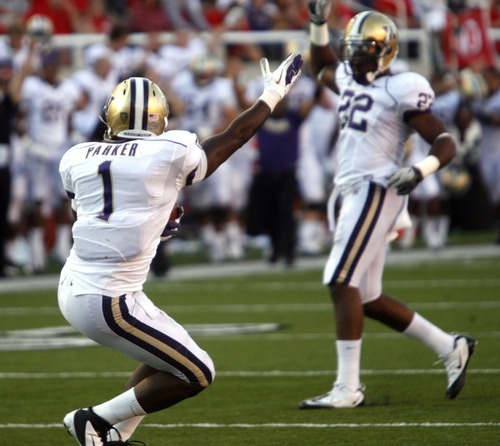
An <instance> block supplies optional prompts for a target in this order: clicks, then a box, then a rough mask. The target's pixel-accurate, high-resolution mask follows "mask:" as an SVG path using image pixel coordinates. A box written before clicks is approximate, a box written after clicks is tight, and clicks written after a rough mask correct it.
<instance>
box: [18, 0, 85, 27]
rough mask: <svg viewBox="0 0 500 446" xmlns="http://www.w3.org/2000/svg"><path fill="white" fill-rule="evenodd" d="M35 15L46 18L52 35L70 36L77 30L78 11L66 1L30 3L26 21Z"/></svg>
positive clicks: (52, 0) (41, 0)
mask: <svg viewBox="0 0 500 446" xmlns="http://www.w3.org/2000/svg"><path fill="white" fill-rule="evenodd" d="M35 14H41V15H44V16H47V17H48V18H49V19H50V20H51V21H52V25H53V27H54V34H70V33H72V32H73V31H74V30H75V29H77V28H78V20H79V15H78V10H77V9H76V7H75V5H74V4H73V2H72V1H68V0H37V1H36V2H32V4H31V7H30V8H29V10H28V12H27V13H26V20H27V19H28V18H29V17H31V16H32V15H35Z"/></svg>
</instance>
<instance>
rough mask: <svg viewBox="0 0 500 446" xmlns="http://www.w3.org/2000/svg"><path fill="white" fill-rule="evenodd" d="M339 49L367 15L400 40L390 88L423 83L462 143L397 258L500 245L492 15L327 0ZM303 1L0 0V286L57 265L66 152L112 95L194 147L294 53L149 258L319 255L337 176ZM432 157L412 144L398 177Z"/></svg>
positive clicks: (414, 212)
mask: <svg viewBox="0 0 500 446" xmlns="http://www.w3.org/2000/svg"><path fill="white" fill-rule="evenodd" d="M333 6H334V7H333V13H332V14H331V21H330V22H329V28H330V31H331V36H332V39H331V40H332V44H334V45H335V44H338V42H339V39H340V37H341V34H342V30H343V28H344V26H345V25H346V23H347V21H348V20H349V19H350V18H351V17H352V16H353V15H355V14H356V13H357V12H359V11H361V10H366V9H375V10H378V11H381V12H383V13H386V14H388V15H390V16H391V17H392V18H393V19H394V20H395V22H396V23H397V24H398V27H399V29H400V31H401V35H400V57H399V59H398V60H397V61H396V63H395V64H394V67H393V71H394V72H397V71H403V70H409V69H411V70H413V71H418V72H420V73H422V74H424V75H425V76H427V77H428V79H429V81H430V82H431V84H432V85H433V87H434V89H435V92H436V100H435V104H434V108H435V110H436V111H437V112H438V113H439V114H440V116H441V117H442V119H443V120H444V121H445V123H446V125H447V126H448V128H449V129H450V132H452V133H453V134H454V135H455V136H456V138H457V141H458V146H459V153H458V156H457V157H456V159H455V161H454V162H453V163H452V165H451V166H449V167H448V168H446V169H444V170H443V171H441V172H440V173H439V174H436V175H434V176H433V177H430V178H429V179H426V181H425V182H423V183H422V184H421V185H420V186H419V187H418V188H417V189H416V190H415V191H414V192H413V193H412V195H411V197H410V203H409V210H410V215H411V219H412V221H413V227H412V229H411V230H407V231H404V232H402V233H400V234H399V237H398V238H397V239H396V240H394V241H393V242H392V246H393V247H394V248H395V249H396V248H397V249H408V248H410V247H412V246H414V244H415V242H416V240H418V239H420V243H423V244H424V245H425V246H427V247H428V248H429V249H433V250H439V249H441V248H442V247H443V246H445V245H446V243H447V239H448V233H449V231H450V229H454V228H456V229H458V230H463V231H469V230H470V231H474V230H488V231H490V230H491V232H492V233H493V234H494V236H493V238H492V240H491V241H492V243H498V244H500V143H499V141H500V72H499V50H500V0H468V1H467V0H432V1H430V0H360V1H350V0H344V1H342V0H333ZM308 25H309V18H308V12H307V0H274V1H272V0H205V1H203V0H128V1H118V0H32V1H29V0H0V34H1V35H0V277H5V276H10V275H14V274H37V273H43V272H45V271H47V269H48V265H49V264H52V265H53V264H56V265H60V264H62V263H63V262H64V260H65V259H66V256H67V255H68V252H69V249H70V247H71V224H72V221H73V216H72V213H71V208H70V203H69V201H68V200H67V198H66V197H65V194H64V191H63V190H62V187H61V185H60V184H59V183H60V179H59V174H58V163H59V159H60V157H61V155H62V153H64V151H65V150H67V149H68V148H69V147H71V146H72V145H74V144H76V143H79V142H83V141H100V140H102V136H103V133H104V128H105V127H104V124H103V122H102V119H101V118H102V108H103V106H104V104H105V102H106V99H107V97H108V95H109V93H110V91H111V90H112V88H113V87H114V86H115V85H116V84H117V83H118V82H119V81H120V80H122V79H125V78H128V77H130V76H145V77H148V78H150V79H152V80H153V81H155V82H156V83H157V84H158V85H159V86H160V87H161V88H162V89H163V91H164V92H165V93H166V96H167V98H168V101H169V105H170V113H171V116H170V119H169V128H178V129H184V130H189V131H192V132H196V133H197V134H198V135H199V138H200V139H204V138H205V137H207V136H209V135H211V134H214V133H217V132H219V131H221V130H222V129H224V128H225V127H226V126H227V125H228V123H229V122H230V121H231V120H232V119H233V118H234V117H235V116H236V115H237V114H238V113H240V112H241V110H244V109H245V108H246V107H248V106H249V105H250V104H251V103H252V102H253V101H254V100H255V99H256V98H257V97H258V96H259V94H260V92H261V89H262V80H261V77H260V73H259V64H258V61H259V59H260V58H261V57H263V56H265V57H268V58H269V59H270V60H271V63H273V61H274V62H277V61H279V60H280V59H281V58H282V57H283V56H285V55H286V54H288V53H289V52H291V51H298V52H301V53H302V54H303V55H304V57H305V59H306V64H305V66H304V75H303V76H302V77H301V78H300V79H299V82H298V83H297V85H296V86H295V87H294V89H293V90H292V92H291V94H290V95H289V96H288V97H287V98H286V100H285V101H283V102H282V104H280V107H277V108H276V110H275V112H274V113H273V115H272V116H271V118H270V119H269V120H268V122H267V123H266V124H265V126H264V127H263V128H262V129H261V130H260V131H259V132H258V134H257V135H256V136H255V137H254V138H253V140H252V141H250V142H249V143H248V144H247V145H246V146H245V147H244V148H242V149H241V150H240V151H238V152H237V154H236V155H235V156H233V157H232V158H231V160H230V162H228V163H226V164H224V165H223V166H221V168H220V169H219V170H218V171H217V172H216V173H215V174H214V175H213V176H212V177H210V178H209V179H208V180H207V181H206V182H203V184H202V185H197V186H193V187H191V188H188V190H187V192H185V194H184V195H183V196H182V200H181V202H180V203H179V204H181V205H183V206H184V208H185V211H186V215H185V217H184V219H183V221H182V223H183V226H182V231H181V234H180V235H179V236H178V237H177V238H176V239H172V240H171V241H169V242H168V244H167V245H163V244H161V245H160V247H159V251H158V255H157V259H156V261H155V262H154V263H153V266H152V269H153V272H154V273H155V274H157V275H163V274H165V273H166V271H167V270H168V264H169V263H168V257H169V255H171V254H172V253H174V252H182V251H189V250H199V251H200V252H202V253H203V255H204V256H205V258H206V259H207V260H208V261H211V262H225V261H234V260H240V259H244V258H247V257H248V252H249V250H258V251H259V252H261V253H262V255H263V256H265V258H266V260H267V261H269V262H270V263H271V264H276V263H278V262H281V263H283V264H284V265H285V266H287V267H291V266H293V264H294V262H295V261H296V258H297V256H301V255H308V256H313V255H320V254H324V253H325V252H326V251H327V250H328V247H329V245H330V243H331V240H330V239H329V233H328V228H327V227H326V218H325V213H326V199H327V197H328V193H329V190H330V188H331V183H332V177H333V175H334V174H335V139H336V135H337V132H338V125H339V123H338V120H337V103H338V98H337V97H336V95H335V94H333V93H332V92H330V91H329V90H325V89H323V88H320V87H319V86H318V85H317V84H316V82H315V81H314V79H313V78H312V77H311V76H310V74H309V72H308V67H307V52H308V45H309V43H308V39H307V33H306V30H307V28H308ZM427 150H428V146H427V145H426V143H425V142H423V141H421V140H419V139H418V138H415V137H412V138H411V139H410V140H409V141H408V157H407V158H408V163H409V164H412V159H413V158H414V157H416V158H417V159H418V158H419V157H423V156H424V154H425V153H426V151H427Z"/></svg>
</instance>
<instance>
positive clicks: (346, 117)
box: [299, 0, 475, 409]
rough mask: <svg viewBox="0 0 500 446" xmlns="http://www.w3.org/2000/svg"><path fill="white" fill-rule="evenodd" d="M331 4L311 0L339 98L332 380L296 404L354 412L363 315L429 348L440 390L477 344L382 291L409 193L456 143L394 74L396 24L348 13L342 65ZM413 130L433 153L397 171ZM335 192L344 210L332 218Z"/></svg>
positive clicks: (416, 89)
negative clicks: (332, 32)
mask: <svg viewBox="0 0 500 446" xmlns="http://www.w3.org/2000/svg"><path fill="white" fill-rule="evenodd" d="M330 8H331V1H330V0H315V1H312V2H310V3H309V10H310V18H311V22H312V23H311V28H310V39H311V64H312V68H313V71H314V73H315V74H316V75H317V76H318V79H319V81H320V82H322V83H323V84H325V85H327V86H329V87H330V88H331V89H332V90H334V91H336V92H339V93H340V95H341V99H340V106H339V112H340V123H341V130H340V134H339V140H338V142H337V148H336V150H337V157H338V167H337V170H336V174H335V178H334V190H333V192H332V196H331V197H330V207H329V223H330V225H331V226H332V227H333V226H334V223H335V227H334V228H332V229H333V231H334V241H333V247H332V250H331V252H330V256H329V259H328V261H327V263H326V266H325V268H324V274H323V283H324V284H325V285H327V286H328V287H329V291H330V296H331V298H332V301H333V304H334V307H335V321H336V331H337V333H336V334H337V341H336V347H337V377H336V380H335V382H334V384H333V387H332V389H331V390H330V391H329V392H328V393H326V394H325V395H322V396H318V397H314V398H310V399H307V400H305V401H303V402H301V403H300V405H299V407H300V408H302V409H319V408H330V409H331V408H352V407H356V406H360V405H361V404H363V403H364V399H365V398H364V387H363V386H362V385H361V383H360V377H359V375H360V356H361V336H362V331H363V320H364V317H365V316H367V317H369V318H372V319H375V320H377V321H379V322H382V323H383V324H385V325H387V326H389V327H391V328H393V329H395V330H397V331H399V332H402V333H404V334H405V335H407V336H409V337H411V338H413V339H416V340H418V341H420V342H422V343H424V344H425V345H427V346H428V347H430V348H431V349H432V350H434V351H435V352H436V353H437V354H438V355H439V357H440V358H442V359H443V360H444V363H445V366H446V371H447V377H448V385H447V388H446V396H447V397H448V398H455V397H457V396H458V394H459V393H460V391H461V390H462V388H463V386H464V384H465V373H466V368H467V364H468V362H469V359H470V356H471V355H472V353H473V352H474V347H475V341H474V340H473V339H471V338H469V337H466V336H463V335H452V334H448V333H445V332H444V331H443V330H441V329H440V328H438V327H436V326H435V325H433V324H432V323H430V322H429V321H427V320H426V319H424V318H423V317H422V316H420V315H419V314H418V313H415V312H414V311H412V310H411V309H410V308H408V307H407V306H406V305H404V304H403V303H402V302H400V301H398V300H396V299H393V298H392V297H390V296H388V295H386V294H384V292H383V290H382V275H383V270H384V262H385V253H386V244H387V240H388V236H389V235H390V234H391V232H392V231H393V230H394V229H396V228H397V221H398V217H399V216H400V215H402V213H403V211H405V210H406V204H407V197H406V196H407V195H408V194H409V193H410V192H411V191H412V190H413V189H414V188H415V187H416V186H417V184H418V183H420V181H422V180H423V179H424V178H425V177H426V176H428V175H430V174H431V173H433V172H435V171H436V170H438V169H439V168H441V167H443V166H445V165H447V164H448V163H449V162H450V161H451V160H452V159H453V157H454V155H455V142H454V140H453V139H452V138H451V136H450V134H449V133H447V131H446V128H445V127H444V125H443V124H442V123H441V121H440V120H439V119H438V118H437V117H436V116H435V115H434V114H433V113H432V112H431V105H432V102H433V99H434V92H433V90H432V89H431V87H430V85H429V83H428V82H427V80H426V79H425V78H423V77H422V76H420V75H419V74H416V73H410V72H407V73H400V74H394V75H392V74H391V73H390V70H389V67H390V65H391V62H393V61H394V59H395V58H396V55H397V52H398V30H397V28H396V26H395V24H394V23H393V22H392V20H390V19H389V18H388V17H386V16H385V15H383V14H380V13H378V12H373V11H365V12H361V13H359V14H357V15H356V16H355V17H353V18H352V19H351V21H350V22H349V23H348V24H347V26H346V29H345V32H344V36H343V39H342V45H341V46H342V59H343V61H344V62H345V63H339V62H338V57H337V55H336V53H335V52H334V50H333V49H332V48H331V46H330V45H329V34H328V28H327V24H326V21H327V18H328V15H329V13H330ZM413 131H416V132H417V133H419V134H420V135H421V136H422V137H423V138H424V139H425V140H426V141H428V142H429V144H431V147H430V150H429V154H428V155H427V156H426V157H425V158H423V159H422V160H420V161H419V162H417V163H416V164H414V165H413V166H410V167H402V163H403V156H404V141H405V139H406V138H407V136H408V135H410V134H411V133H412V132H413ZM336 198H340V199H341V208H340V213H339V215H338V219H337V221H336V222H334V207H335V206H334V205H335V201H336Z"/></svg>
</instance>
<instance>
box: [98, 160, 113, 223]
mask: <svg viewBox="0 0 500 446" xmlns="http://www.w3.org/2000/svg"><path fill="white" fill-rule="evenodd" d="M97 173H98V174H99V175H101V177H102V185H103V188H104V193H103V199H104V208H103V210H102V213H101V215H99V216H98V217H97V218H100V219H101V220H104V221H108V220H109V217H110V216H111V213H112V212H113V185H112V184H111V161H104V163H102V164H99V169H98V170H97Z"/></svg>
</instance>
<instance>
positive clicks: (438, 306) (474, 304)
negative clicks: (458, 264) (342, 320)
mask: <svg viewBox="0 0 500 446" xmlns="http://www.w3.org/2000/svg"><path fill="white" fill-rule="evenodd" d="M499 293H500V291H499ZM325 300H326V298H325ZM408 305H409V306H410V307H412V308H413V309H415V310H435V311H448V310H496V309H500V300H498V301H471V302H414V303H411V302H409V303H408ZM164 309H165V310H166V311H167V312H168V313H170V314H174V313H269V312H278V313H295V312H299V313H300V312H319V311H330V310H331V309H332V305H331V303H330V302H325V303H318V304H309V303H288V304H254V305H252V304H227V305H169V306H168V307H164ZM59 313H60V312H59V309H58V308H57V307H56V306H54V307H4V308H0V316H33V315H51V314H59Z"/></svg>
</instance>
